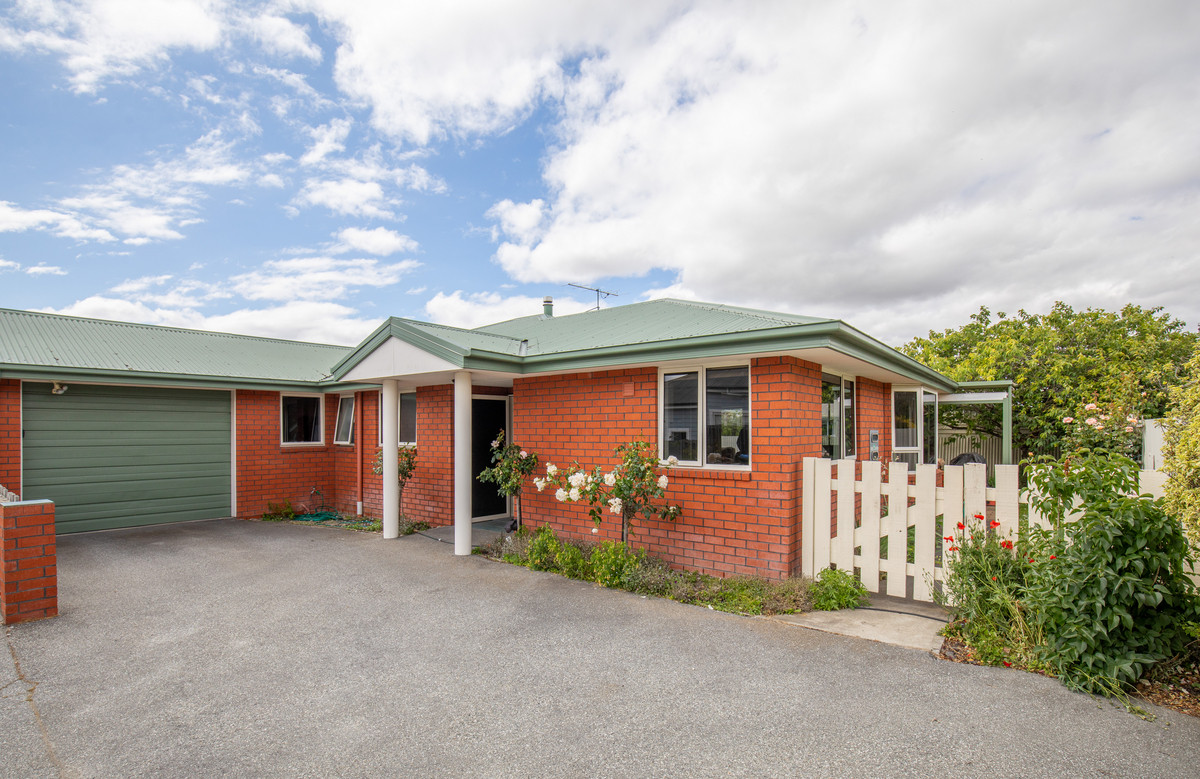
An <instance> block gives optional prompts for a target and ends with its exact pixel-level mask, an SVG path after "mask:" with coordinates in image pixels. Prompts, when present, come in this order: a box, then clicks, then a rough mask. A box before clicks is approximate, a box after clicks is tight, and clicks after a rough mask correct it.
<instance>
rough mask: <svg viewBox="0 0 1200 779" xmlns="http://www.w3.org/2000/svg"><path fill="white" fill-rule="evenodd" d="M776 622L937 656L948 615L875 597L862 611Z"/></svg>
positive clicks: (816, 614) (788, 617)
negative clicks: (940, 631) (931, 653)
mask: <svg viewBox="0 0 1200 779" xmlns="http://www.w3.org/2000/svg"><path fill="white" fill-rule="evenodd" d="M775 619H778V620H781V621H783V622H787V623H789V624H792V625H799V626H800V627H805V628H811V629H813V630H821V631H824V632H826V633H837V634H838V635H841V636H854V637H855V638H865V639H867V640H868V641H880V642H882V643H885V644H891V645H893V646H902V647H906V648H908V649H919V650H921V651H924V652H937V651H938V650H939V649H941V647H942V637H941V636H939V635H938V631H939V630H941V629H942V628H943V627H945V626H946V621H947V615H946V611H945V609H943V608H941V607H940V606H936V605H934V604H932V603H917V602H914V601H909V600H904V599H902V598H889V597H888V596H886V595H871V596H870V597H869V598H868V602H867V605H865V606H863V607H861V608H857V609H847V610H845V611H809V612H805V613H804V614H783V615H780V616H778V617H775Z"/></svg>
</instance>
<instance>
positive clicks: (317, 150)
mask: <svg viewBox="0 0 1200 779" xmlns="http://www.w3.org/2000/svg"><path fill="white" fill-rule="evenodd" d="M353 123H354V122H353V120H351V119H348V118H345V119H334V120H333V121H331V122H330V123H329V124H324V125H321V126H320V127H313V128H310V129H309V131H308V132H309V135H311V136H312V139H313V143H312V146H310V147H309V148H308V151H306V152H305V153H304V156H303V157H301V158H300V164H301V165H314V164H316V163H318V162H320V161H321V160H323V159H325V157H327V156H328V155H329V154H331V153H333V152H339V151H345V149H346V136H348V135H349V134H350V126H351V125H352V124H353Z"/></svg>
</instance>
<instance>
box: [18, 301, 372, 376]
mask: <svg viewBox="0 0 1200 779" xmlns="http://www.w3.org/2000/svg"><path fill="white" fill-rule="evenodd" d="M349 352H350V349H349V348H347V347H345V346H330V345H326V344H313V343H304V342H301V341H283V340H279V339H274V338H256V337H254V336H248V335H232V334H229V333H213V332H208V331H203V330H183V329H180V328H174V327H158V326H154V325H140V324H132V323H128V322H110V321H107V320H101V319H84V318H80V317H71V316H61V315H58V314H43V313H38V312H33V311H12V310H7V309H0V375H5V376H17V377H20V378H46V379H53V378H55V377H56V376H64V377H66V376H72V377H76V378H77V379H81V378H82V377H87V378H94V379H96V380H105V379H107V380H114V381H118V382H122V381H129V380H133V379H136V380H139V381H146V380H151V379H153V380H160V381H166V382H171V383H173V382H176V381H179V380H191V383H196V380H203V381H204V383H215V384H238V385H246V384H272V385H275V384H283V385H296V384H313V383H321V382H328V381H329V380H330V379H331V376H330V368H331V367H332V366H333V365H334V364H335V363H336V362H338V361H339V360H340V359H342V358H343V357H344V356H346V354H348V353H349Z"/></svg>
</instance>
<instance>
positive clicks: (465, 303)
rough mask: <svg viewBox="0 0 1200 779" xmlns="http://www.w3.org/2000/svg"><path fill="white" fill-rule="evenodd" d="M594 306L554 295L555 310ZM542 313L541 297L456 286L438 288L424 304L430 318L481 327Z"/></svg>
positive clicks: (573, 310)
mask: <svg viewBox="0 0 1200 779" xmlns="http://www.w3.org/2000/svg"><path fill="white" fill-rule="evenodd" d="M590 308H594V306H592V305H589V304H587V303H581V302H580V301H578V300H575V299H573V298H555V299H554V313H555V314H558V315H565V314H577V313H579V312H580V311H587V310H588V309H590ZM540 313H542V299H541V298H538V297H530V296H528V295H510V296H507V297H505V296H502V295H500V294H499V293H496V292H477V293H469V294H467V293H463V291H462V290H455V291H454V292H452V293H451V294H449V295H447V294H446V293H444V292H439V293H437V294H436V295H434V296H433V297H432V298H430V299H429V301H428V302H427V303H426V304H425V314H426V315H427V316H428V317H429V319H430V321H432V322H437V323H439V324H443V325H451V326H453V327H468V328H472V327H480V326H482V325H490V324H494V323H496V322H503V321H505V320H506V319H516V318H517V317H522V316H533V315H535V314H540Z"/></svg>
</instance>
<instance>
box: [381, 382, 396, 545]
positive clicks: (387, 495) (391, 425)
mask: <svg viewBox="0 0 1200 779" xmlns="http://www.w3.org/2000/svg"><path fill="white" fill-rule="evenodd" d="M379 402H380V403H382V404H383V537H384V538H398V537H399V536H400V485H399V484H398V483H397V480H396V471H397V469H398V468H399V465H400V462H399V461H400V458H399V456H398V455H397V450H398V449H399V448H400V440H399V439H400V425H399V422H400V420H399V412H400V385H399V383H397V381H396V380H395V379H384V380H383V395H382V396H381V398H380V401H379Z"/></svg>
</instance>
